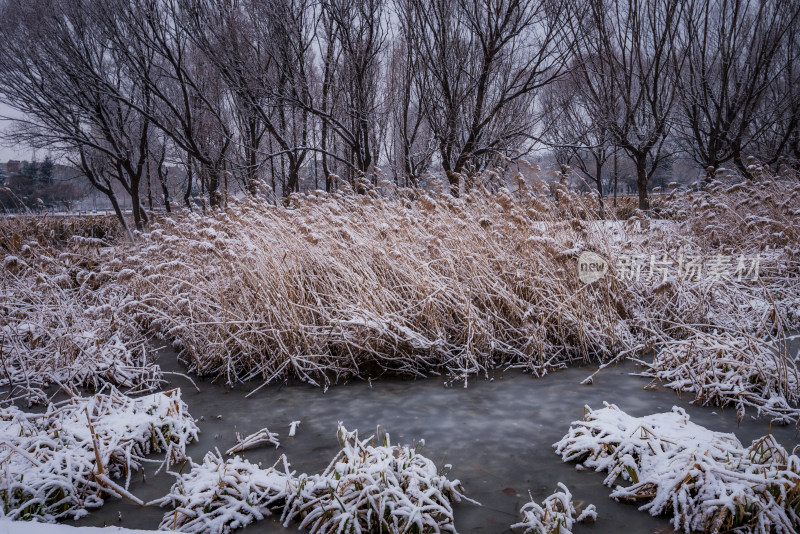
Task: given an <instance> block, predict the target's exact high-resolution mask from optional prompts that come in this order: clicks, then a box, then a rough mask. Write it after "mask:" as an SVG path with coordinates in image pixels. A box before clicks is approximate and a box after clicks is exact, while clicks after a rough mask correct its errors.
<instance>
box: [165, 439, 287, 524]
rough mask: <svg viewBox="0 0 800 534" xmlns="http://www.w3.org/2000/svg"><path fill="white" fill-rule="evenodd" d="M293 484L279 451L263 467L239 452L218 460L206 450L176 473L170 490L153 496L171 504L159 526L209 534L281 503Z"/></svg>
mask: <svg viewBox="0 0 800 534" xmlns="http://www.w3.org/2000/svg"><path fill="white" fill-rule="evenodd" d="M278 464H282V467H283V471H280V470H279V469H278ZM296 484H297V481H296V479H295V478H294V477H293V476H292V473H290V472H289V465H288V463H287V462H286V457H285V456H283V455H282V456H281V458H280V460H279V461H278V463H276V464H275V465H274V466H272V467H270V468H268V469H262V468H261V467H259V466H258V465H255V464H252V463H250V462H248V461H247V460H243V459H241V458H240V457H238V456H236V457H234V458H232V459H229V460H223V459H222V456H221V455H220V454H219V453H216V454H215V453H211V452H210V453H208V454H206V456H205V458H204V459H203V463H202V464H199V465H197V464H194V465H192V470H191V471H190V472H189V473H187V474H183V475H179V476H178V481H177V482H176V483H175V485H174V486H173V487H172V489H171V490H170V493H169V495H167V496H166V497H164V498H163V499H161V500H160V501H158V504H161V505H162V506H164V505H171V506H173V507H174V508H175V509H174V510H173V511H172V512H168V513H167V514H165V515H164V518H163V519H162V521H161V525H160V526H159V528H160V529H161V530H176V531H179V532H198V533H200V532H202V533H208V534H217V533H222V532H228V531H230V530H234V529H237V528H241V527H244V526H246V525H249V524H250V523H252V522H253V521H258V520H261V519H263V518H264V517H265V516H268V515H270V514H271V513H272V512H271V509H272V508H281V507H282V506H283V505H284V503H285V502H286V500H287V498H288V497H289V495H290V494H293V493H294V492H295V488H296Z"/></svg>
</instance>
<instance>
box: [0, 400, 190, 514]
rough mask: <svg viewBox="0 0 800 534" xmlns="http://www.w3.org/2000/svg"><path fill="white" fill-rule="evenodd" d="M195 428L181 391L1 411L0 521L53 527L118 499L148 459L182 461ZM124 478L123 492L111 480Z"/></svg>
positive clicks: (12, 408)
mask: <svg viewBox="0 0 800 534" xmlns="http://www.w3.org/2000/svg"><path fill="white" fill-rule="evenodd" d="M197 432H198V430H197V427H196V425H195V424H194V420H193V419H192V417H191V416H190V415H189V413H188V411H187V407H186V405H185V404H184V403H183V401H182V400H181V395H180V390H177V389H176V390H172V391H168V392H165V393H156V394H153V395H147V396H145V397H140V398H137V399H134V398H131V397H128V396H126V395H123V394H122V393H119V392H118V391H117V390H115V389H111V390H110V391H109V393H107V394H105V393H101V394H97V395H94V396H92V397H85V398H84V397H77V396H76V397H73V398H71V399H69V400H67V401H64V402H62V403H59V404H51V405H49V406H48V407H47V411H46V412H45V413H43V414H31V413H26V412H23V411H21V410H19V409H18V408H16V407H9V408H3V409H0V457H2V458H3V469H2V470H0V498H2V500H3V502H4V504H5V507H4V509H0V517H7V518H10V519H25V520H31V519H37V520H41V521H45V522H54V521H56V520H57V519H62V518H68V517H72V518H78V517H81V516H83V515H85V514H87V513H88V512H87V508H96V507H99V506H101V505H102V504H103V499H104V498H105V497H106V496H124V497H127V498H130V499H132V500H134V501H136V502H141V501H139V500H138V499H137V498H136V497H134V496H132V495H130V494H129V493H128V492H127V486H128V483H129V481H130V476H131V474H132V472H134V471H137V470H139V469H140V468H141V465H142V462H144V461H153V460H146V459H145V457H146V456H147V455H148V454H150V453H151V452H163V453H164V460H163V462H164V464H165V465H167V466H169V464H171V463H174V462H176V461H179V460H183V459H184V458H185V454H184V453H185V450H186V445H187V444H188V443H189V442H191V441H194V440H196V439H197ZM109 477H113V478H117V479H119V478H122V477H126V478H125V482H124V483H123V484H124V487H123V486H120V485H119V484H117V483H116V482H114V481H112V480H111V478H109Z"/></svg>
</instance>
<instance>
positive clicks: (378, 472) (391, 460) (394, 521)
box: [288, 424, 465, 534]
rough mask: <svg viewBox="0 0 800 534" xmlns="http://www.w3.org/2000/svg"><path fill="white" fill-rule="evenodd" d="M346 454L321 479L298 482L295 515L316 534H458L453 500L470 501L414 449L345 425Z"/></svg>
mask: <svg viewBox="0 0 800 534" xmlns="http://www.w3.org/2000/svg"><path fill="white" fill-rule="evenodd" d="M338 436H339V442H340V444H341V446H342V450H341V451H340V452H339V454H337V456H336V457H335V458H334V459H333V461H332V462H331V464H330V465H329V466H328V467H327V468H326V469H325V471H323V472H322V474H320V475H312V476H303V475H301V476H300V477H299V478H298V482H297V488H298V490H297V494H296V495H295V496H293V498H292V500H291V502H290V509H289V514H288V515H289V516H291V517H293V518H296V519H299V520H300V521H301V522H300V526H301V528H302V527H305V528H307V529H309V530H310V531H311V532H313V533H320V534H326V533H334V532H388V533H398V534H399V533H415V532H455V531H456V530H455V523H454V519H453V508H452V505H451V502H459V501H461V499H464V498H465V497H464V495H463V493H462V491H463V489H462V488H461V484H460V482H459V481H458V480H452V481H451V480H449V479H448V478H447V477H446V476H445V475H444V474H443V473H440V472H439V471H438V470H437V469H436V466H435V465H434V463H433V462H432V461H431V460H429V459H428V458H426V457H425V456H423V455H422V454H420V453H419V452H418V451H417V450H416V449H415V448H414V447H409V446H397V445H394V446H393V445H391V444H390V442H389V435H388V434H381V436H380V437H381V444H380V445H373V444H370V441H373V439H374V438H373V437H369V438H367V439H365V440H359V439H358V433H357V432H348V431H347V430H346V429H345V428H344V427H343V426H342V425H341V424H340V425H339V430H338Z"/></svg>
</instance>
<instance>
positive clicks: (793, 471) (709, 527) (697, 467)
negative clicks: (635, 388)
mask: <svg viewBox="0 0 800 534" xmlns="http://www.w3.org/2000/svg"><path fill="white" fill-rule="evenodd" d="M554 447H555V449H556V452H557V453H558V454H560V455H561V458H562V460H563V461H565V462H570V461H574V462H578V466H579V467H580V468H584V467H586V468H593V469H595V470H596V471H605V472H607V473H608V475H607V476H606V478H605V481H604V482H605V484H606V485H608V486H613V485H614V484H615V482H616V481H617V480H619V479H622V480H624V481H628V482H629V483H630V485H628V486H616V487H615V488H614V490H613V491H612V492H611V497H612V498H614V499H617V500H629V501H642V500H644V501H646V502H645V504H643V505H642V506H641V507H640V508H639V509H640V510H642V511H647V512H649V513H650V514H651V515H654V516H656V515H662V514H671V515H672V525H673V527H674V528H675V529H676V530H683V531H685V532H690V531H703V532H711V531H719V530H720V528H722V529H723V530H724V531H728V530H732V529H734V528H738V529H739V530H737V532H741V533H744V532H765V533H766V532H777V533H786V534H788V533H793V532H796V530H797V528H798V527H800V516H798V514H797V511H796V510H795V508H794V507H795V504H796V503H797V501H798V499H799V498H800V489H799V488H800V458H798V457H797V456H795V455H790V454H789V453H788V452H787V451H786V450H785V449H784V448H783V447H782V446H781V445H780V444H778V443H777V442H776V441H775V440H774V438H772V437H771V436H769V435H768V436H765V437H763V438H761V439H759V440H756V441H754V442H753V443H752V444H751V445H750V446H749V447H744V446H743V445H742V444H741V443H740V442H739V440H738V439H737V438H736V436H735V435H733V434H728V433H721V432H714V431H711V430H708V429H706V428H704V427H702V426H699V425H697V424H694V423H692V422H691V421H690V420H689V416H688V415H687V414H686V412H685V411H684V410H682V409H681V408H678V407H674V408H673V409H672V411H671V412H667V413H660V414H653V415H648V416H644V417H633V416H630V415H628V414H626V413H625V412H623V411H622V410H620V409H619V408H618V407H617V406H615V405H613V404H606V405H605V408H603V409H600V410H594V411H593V410H591V409H590V408H588V407H586V415H585V416H584V420H583V421H575V422H573V423H572V426H571V427H570V429H569V432H568V433H567V435H565V436H564V437H563V438H562V439H561V440H560V441H559V442H557V443H555V444H554Z"/></svg>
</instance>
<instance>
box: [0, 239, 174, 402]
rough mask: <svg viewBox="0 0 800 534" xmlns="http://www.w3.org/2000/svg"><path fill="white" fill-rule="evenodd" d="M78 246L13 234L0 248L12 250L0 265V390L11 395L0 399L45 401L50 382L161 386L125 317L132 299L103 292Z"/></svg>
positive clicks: (104, 281) (93, 261)
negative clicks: (27, 240) (54, 244)
mask: <svg viewBox="0 0 800 534" xmlns="http://www.w3.org/2000/svg"><path fill="white" fill-rule="evenodd" d="M2 231H3V228H1V227H0V233H2ZM81 243H82V242H77V243H73V246H74V248H72V249H71V250H70V251H69V252H64V251H59V250H55V249H53V248H52V247H44V246H42V245H40V244H39V243H38V242H37V241H31V242H30V243H26V244H22V243H21V242H20V238H19V237H17V239H16V240H12V242H9V243H7V244H5V245H6V246H7V247H9V248H11V249H12V250H14V249H19V250H18V252H19V256H6V258H5V260H4V262H3V264H2V268H0V358H2V365H0V387H3V388H8V389H10V390H11V392H12V396H11V398H8V399H6V401H10V400H16V399H21V400H24V401H26V402H27V403H28V404H29V405H30V404H38V403H45V402H47V395H46V393H45V390H46V388H47V387H48V386H51V385H54V384H57V385H64V386H67V387H69V388H72V387H90V388H92V389H94V390H95V391H99V390H100V389H102V388H103V387H104V386H105V385H106V384H110V385H113V386H116V387H119V388H125V389H127V390H128V391H129V392H146V391H155V390H156V389H158V388H159V387H160V386H161V385H162V384H163V381H162V372H161V369H160V368H159V366H158V365H156V364H154V363H153V362H152V358H151V354H150V351H149V350H148V346H147V340H146V338H145V336H144V333H143V332H142V331H141V330H140V329H139V328H138V326H137V325H136V324H135V321H133V320H132V319H131V318H130V316H129V315H128V312H127V310H128V309H129V308H131V307H132V306H136V302H135V301H134V300H133V299H132V298H131V297H130V295H129V294H128V292H126V291H124V289H121V288H112V287H111V284H110V275H109V273H108V271H104V270H103V269H102V268H101V267H99V266H98V265H99V263H100V259H99V257H98V254H99V252H98V251H97V250H96V249H95V248H91V247H89V248H87V247H86V246H85V245H84V244H81ZM2 244H4V243H2V240H1V239H0V245H2Z"/></svg>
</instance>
